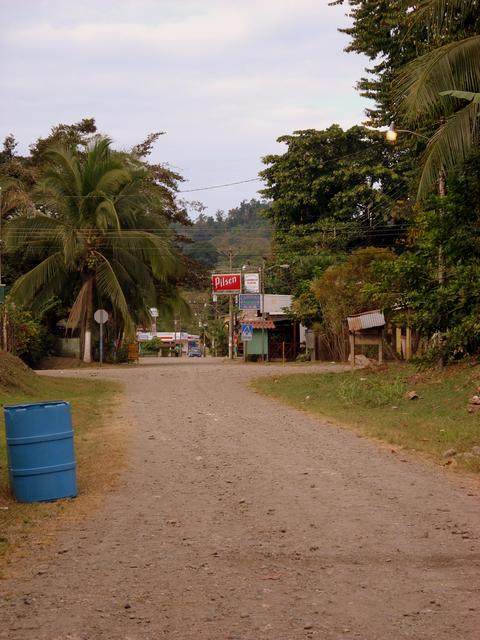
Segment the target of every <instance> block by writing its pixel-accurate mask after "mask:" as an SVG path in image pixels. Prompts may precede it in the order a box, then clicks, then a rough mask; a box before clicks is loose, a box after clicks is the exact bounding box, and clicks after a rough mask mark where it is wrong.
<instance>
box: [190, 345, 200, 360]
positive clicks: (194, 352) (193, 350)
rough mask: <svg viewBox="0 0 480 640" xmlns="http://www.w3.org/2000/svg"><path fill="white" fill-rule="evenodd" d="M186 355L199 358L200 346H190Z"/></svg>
mask: <svg viewBox="0 0 480 640" xmlns="http://www.w3.org/2000/svg"><path fill="white" fill-rule="evenodd" d="M188 357H189V358H201V357H202V350H201V349H200V347H192V348H191V349H190V351H189V352H188Z"/></svg>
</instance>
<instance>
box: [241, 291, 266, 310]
mask: <svg viewBox="0 0 480 640" xmlns="http://www.w3.org/2000/svg"><path fill="white" fill-rule="evenodd" d="M238 307H239V309H240V311H260V309H261V296H260V294H259V293H241V294H240V295H239V296H238Z"/></svg>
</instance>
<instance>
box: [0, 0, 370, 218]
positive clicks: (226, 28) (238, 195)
mask: <svg viewBox="0 0 480 640" xmlns="http://www.w3.org/2000/svg"><path fill="white" fill-rule="evenodd" d="M0 6H1V9H2V11H1V16H2V26H1V32H2V35H1V38H0V72H1V78H2V81H1V92H0V95H1V99H0V140H3V139H4V138H5V136H6V135H8V134H9V133H13V134H14V135H15V138H16V139H17V141H18V143H19V144H18V150H19V152H21V153H26V152H27V150H28V146H29V145H30V144H31V143H32V142H34V141H35V140H36V139H37V138H38V137H40V136H42V137H43V136H45V135H47V134H48V133H49V131H50V129H51V127H52V126H54V125H56V124H58V123H60V122H62V123H65V124H71V123H74V122H78V121H79V120H81V119H82V118H86V117H94V118H95V120H96V123H97V126H98V129H99V131H100V132H102V133H105V134H107V135H108V136H110V137H111V138H112V139H113V140H114V146H115V147H116V148H118V149H128V148H130V147H132V146H133V145H135V144H137V143H139V142H141V141H142V140H144V139H145V137H146V136H147V135H148V134H149V133H151V132H153V131H164V132H165V135H164V136H162V137H161V138H160V139H159V141H158V142H157V144H156V146H155V149H154V152H153V153H152V156H151V160H152V161H154V162H163V163H166V164H168V165H169V166H170V167H171V168H172V169H174V170H176V171H178V172H179V173H180V174H181V175H182V176H183V177H184V178H185V182H183V183H182V185H181V187H180V189H181V190H183V191H185V193H182V194H180V197H181V198H184V199H186V200H190V201H191V200H197V201H200V202H202V203H203V204H204V205H205V206H206V211H205V212H206V213H207V215H214V214H215V212H216V211H217V210H218V209H222V210H224V211H227V210H228V209H230V208H232V207H235V206H238V204H240V202H241V201H242V200H244V199H247V200H248V199H250V198H253V197H258V194H257V190H258V189H259V188H261V186H262V185H261V182H255V181H252V182H245V183H243V184H238V185H235V186H230V187H225V188H221V189H207V190H199V191H191V190H196V189H203V188H205V187H210V186H215V185H220V184H225V183H231V182H239V181H243V180H249V179H252V178H256V177H258V172H259V171H260V170H261V169H262V167H263V166H264V165H263V164H262V157H264V156H265V155H267V154H270V153H283V151H284V149H285V147H284V146H283V145H280V144H278V143H277V142H276V139H277V138H278V137H279V136H281V135H284V134H288V133H292V132H293V131H295V130H299V129H307V128H316V129H323V128H325V127H328V126H329V125H330V124H332V123H338V124H340V125H341V126H343V127H350V126H352V125H354V124H356V123H360V122H362V120H363V119H364V109H365V108H366V106H367V101H366V100H364V99H363V98H361V97H360V96H359V95H358V93H357V92H356V91H355V89H354V85H355V83H356V82H357V81H358V80H359V78H360V77H361V75H362V74H363V70H364V67H365V66H366V65H368V60H366V59H365V58H363V57H362V56H358V55H355V54H352V53H349V54H347V53H345V52H344V51H343V49H344V47H345V46H346V45H347V43H348V37H347V36H346V35H344V34H341V33H339V32H338V28H339V27H345V26H347V25H348V24H349V23H348V19H347V18H346V17H345V8H344V7H342V6H335V7H329V6H328V0H224V1H222V2H220V1H219V0H176V1H175V0H76V1H74V0H0Z"/></svg>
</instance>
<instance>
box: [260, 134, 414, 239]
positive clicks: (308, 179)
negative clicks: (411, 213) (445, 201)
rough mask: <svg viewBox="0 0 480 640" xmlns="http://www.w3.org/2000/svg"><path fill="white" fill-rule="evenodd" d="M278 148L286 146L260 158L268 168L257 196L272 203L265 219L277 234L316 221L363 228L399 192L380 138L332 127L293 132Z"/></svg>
mask: <svg viewBox="0 0 480 640" xmlns="http://www.w3.org/2000/svg"><path fill="white" fill-rule="evenodd" d="M278 142H282V143H284V144H286V146H287V150H286V152H285V153H284V154H282V155H269V156H266V157H265V158H263V162H264V164H266V165H268V166H267V168H266V169H264V170H263V171H261V172H260V176H261V177H262V178H263V179H264V180H265V182H266V187H265V188H264V189H263V190H262V191H261V193H262V195H264V196H265V197H266V198H269V199H271V200H272V203H271V206H270V207H269V208H268V209H267V211H266V215H267V216H268V217H269V218H270V219H271V220H272V221H273V223H274V224H275V226H276V228H277V229H280V230H284V231H285V230H288V229H289V228H290V227H291V226H292V225H305V224H312V223H316V222H319V221H321V220H330V221H336V222H353V221H357V222H361V223H362V224H364V225H365V226H366V227H368V226H370V225H372V224H374V223H375V222H377V221H378V220H381V219H383V217H384V215H385V213H386V212H387V211H388V209H389V207H390V205H391V204H392V202H394V198H395V197H399V196H401V194H402V190H404V187H405V180H404V177H403V176H401V175H400V174H399V173H398V172H397V171H396V170H395V165H394V159H395V156H394V154H392V153H390V152H389V150H388V149H387V148H386V147H385V144H384V140H383V136H382V134H380V133H379V132H376V131H372V130H369V129H367V128H365V127H361V126H355V127H352V128H351V129H347V130H346V131H344V130H343V129H342V128H341V127H339V126H338V125H331V126H330V127H329V128H328V129H325V130H323V131H318V130H315V129H307V130H304V131H296V132H294V133H293V134H292V135H285V136H281V137H280V138H278Z"/></svg>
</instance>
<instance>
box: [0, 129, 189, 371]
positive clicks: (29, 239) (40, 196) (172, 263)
mask: <svg viewBox="0 0 480 640" xmlns="http://www.w3.org/2000/svg"><path fill="white" fill-rule="evenodd" d="M110 144H111V143H110V140H109V139H108V138H100V137H97V138H96V139H95V141H94V142H92V143H90V144H89V145H88V146H87V148H86V151H85V152H82V151H80V150H78V149H77V148H75V147H56V148H55V147H53V148H50V149H49V150H45V151H44V152H43V157H44V158H45V165H44V168H43V171H42V179H41V181H40V182H39V184H38V186H37V188H36V192H35V196H36V200H37V203H38V206H39V210H38V212H37V213H35V214H34V215H31V216H28V217H27V216H18V217H17V218H15V219H14V220H12V222H11V223H10V224H9V226H8V229H7V235H6V245H7V249H9V250H11V251H15V250H18V249H20V248H23V250H24V252H25V254H26V255H27V256H31V257H32V258H39V259H40V260H41V261H40V262H39V263H38V264H37V266H35V267H34V268H33V269H31V270H30V271H29V272H28V273H25V274H24V275H22V276H21V277H20V278H19V279H18V280H17V281H16V282H15V285H14V287H13V288H12V292H11V293H12V297H14V299H15V300H16V301H18V302H20V303H22V304H28V305H31V306H32V309H34V310H38V309H39V308H41V307H42V305H44V304H45V303H46V301H47V300H48V299H49V298H50V297H51V296H52V295H55V294H59V295H61V294H62V293H63V292H65V289H66V288H68V289H70V291H75V300H74V302H73V305H72V308H71V312H70V317H69V321H68V325H69V327H70V328H73V327H76V326H79V327H80V329H81V337H82V345H83V359H84V360H85V361H86V362H89V361H90V360H91V353H92V323H93V308H94V301H96V302H97V303H100V302H101V303H102V306H107V307H108V308H109V309H110V311H111V313H112V315H113V317H114V319H115V320H116V322H117V323H118V324H120V325H121V326H122V327H123V329H124V331H125V332H126V333H127V334H132V333H133V331H134V326H135V322H136V321H142V320H144V319H146V318H147V317H148V308H149V307H151V306H156V300H157V291H156V287H155V285H156V283H157V282H158V281H160V282H161V281H167V280H168V277H169V276H171V275H173V274H175V272H176V270H177V268H178V260H177V258H176V256H175V253H174V251H173V248H172V243H171V240H170V234H169V232H168V229H167V226H166V221H165V215H164V206H163V198H162V194H161V193H160V194H159V193H158V190H157V189H156V188H155V184H154V182H152V180H151V176H150V175H149V173H148V171H146V169H145V168H144V167H143V166H142V164H141V163H140V162H135V159H132V158H131V159H130V161H127V158H125V157H122V155H120V154H116V153H114V152H112V150H111V148H110Z"/></svg>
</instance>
